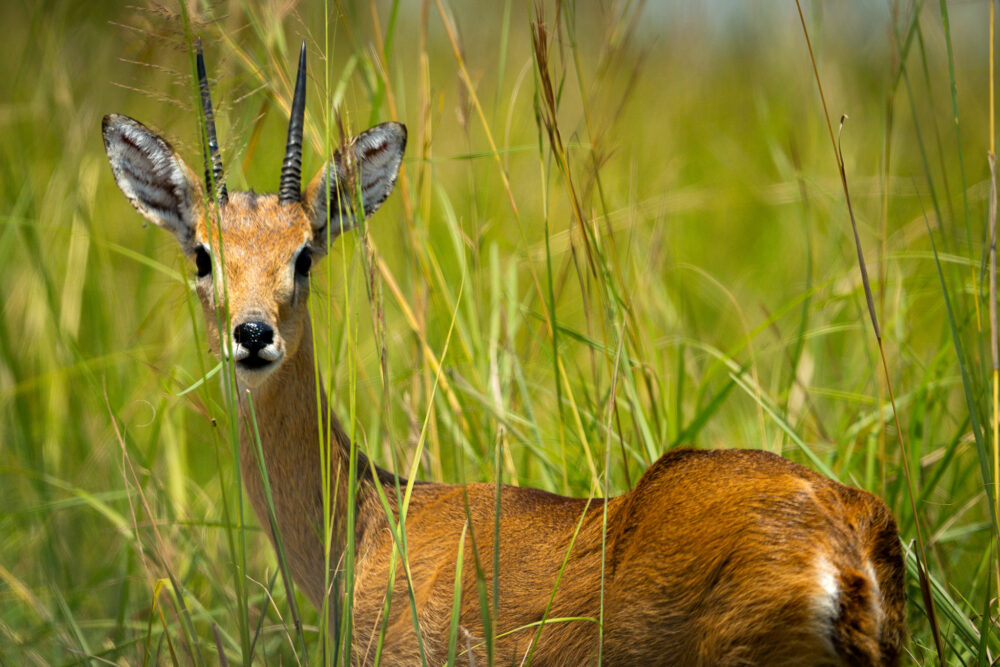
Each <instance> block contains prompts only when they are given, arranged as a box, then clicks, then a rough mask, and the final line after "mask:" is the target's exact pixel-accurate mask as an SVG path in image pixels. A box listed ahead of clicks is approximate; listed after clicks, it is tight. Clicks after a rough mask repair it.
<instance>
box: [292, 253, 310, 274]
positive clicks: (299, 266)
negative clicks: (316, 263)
mask: <svg viewBox="0 0 1000 667" xmlns="http://www.w3.org/2000/svg"><path fill="white" fill-rule="evenodd" d="M312 263H313V261H312V253H311V252H310V251H309V248H303V249H302V252H300V253H299V256H298V257H297V258H296V259H295V275H297V276H300V277H302V278H308V277H309V269H311V268H312Z"/></svg>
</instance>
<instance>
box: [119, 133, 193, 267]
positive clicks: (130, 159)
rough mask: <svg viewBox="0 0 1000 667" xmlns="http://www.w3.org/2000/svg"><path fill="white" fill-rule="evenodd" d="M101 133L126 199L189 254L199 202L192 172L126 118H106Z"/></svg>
mask: <svg viewBox="0 0 1000 667" xmlns="http://www.w3.org/2000/svg"><path fill="white" fill-rule="evenodd" d="M102 132H103V135H104V150H105V151H107V154H108V162H109V163H111V172H112V173H113V174H114V176H115V182H116V183H117V184H118V187H119V188H120V189H121V191H122V192H123V193H124V194H125V197H127V198H128V200H129V202H130V203H131V204H132V206H134V207H135V209H136V210H137V211H139V213H141V214H142V215H143V217H145V218H146V219H147V220H149V221H150V222H152V223H153V224H155V225H157V226H159V227H163V228H164V229H167V230H169V231H170V232H171V233H173V235H174V236H176V237H177V240H178V241H179V242H180V244H181V245H182V246H183V247H184V248H185V249H187V250H190V249H191V248H192V247H193V245H194V234H195V227H196V225H197V221H198V215H199V209H200V206H201V200H202V198H203V197H202V195H201V193H200V187H201V185H200V183H198V181H197V179H196V177H195V176H194V174H193V173H192V172H191V170H190V169H189V168H188V167H187V165H185V164H184V161H183V160H181V158H180V157H179V156H178V155H177V153H176V152H174V149H173V148H171V147H170V144H168V143H167V142H166V141H165V140H164V139H163V138H161V137H160V136H159V135H157V134H156V133H154V132H153V131H152V130H150V129H149V128H148V127H146V126H145V125H143V124H142V123H140V122H138V121H136V120H133V119H132V118H129V117H128V116H122V115H120V114H109V115H107V116H105V117H104V122H103V124H102Z"/></svg>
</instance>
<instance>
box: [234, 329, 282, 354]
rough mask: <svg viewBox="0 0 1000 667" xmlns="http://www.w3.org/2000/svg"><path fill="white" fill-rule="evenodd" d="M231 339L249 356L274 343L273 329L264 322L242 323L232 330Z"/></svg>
mask: <svg viewBox="0 0 1000 667" xmlns="http://www.w3.org/2000/svg"><path fill="white" fill-rule="evenodd" d="M233 338H235V339H236V342H237V343H239V344H240V345H242V346H243V347H245V348H246V349H247V352H249V353H250V355H251V356H257V353H258V352H260V351H261V350H263V349H264V348H265V347H267V346H268V345H270V344H271V343H273V342H274V329H272V328H271V326H270V325H268V324H265V323H264V322H244V323H243V324H237V325H236V328H235V329H233Z"/></svg>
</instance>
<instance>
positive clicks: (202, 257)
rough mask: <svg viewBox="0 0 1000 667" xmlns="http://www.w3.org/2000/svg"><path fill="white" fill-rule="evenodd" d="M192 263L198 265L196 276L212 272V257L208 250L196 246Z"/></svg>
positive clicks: (201, 276)
mask: <svg viewBox="0 0 1000 667" xmlns="http://www.w3.org/2000/svg"><path fill="white" fill-rule="evenodd" d="M194 263H195V266H197V267H198V277H199V278H204V277H205V276H208V275H211V274H212V258H211V257H210V256H209V254H208V251H207V250H205V249H204V248H202V247H201V246H198V247H197V248H195V251H194Z"/></svg>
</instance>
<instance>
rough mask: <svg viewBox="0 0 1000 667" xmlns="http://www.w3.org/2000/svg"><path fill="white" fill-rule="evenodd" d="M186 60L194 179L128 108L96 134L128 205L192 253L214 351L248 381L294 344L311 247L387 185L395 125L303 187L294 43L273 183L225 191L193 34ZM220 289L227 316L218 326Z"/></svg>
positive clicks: (301, 87) (394, 165)
mask: <svg viewBox="0 0 1000 667" xmlns="http://www.w3.org/2000/svg"><path fill="white" fill-rule="evenodd" d="M197 60H198V74H199V79H200V84H201V93H202V104H203V111H204V119H205V135H204V137H203V138H204V145H205V146H206V151H205V156H204V162H205V183H204V185H203V184H202V183H201V181H200V180H199V179H198V177H197V176H195V174H194V172H193V171H192V170H191V169H190V168H189V167H188V166H187V165H186V164H185V163H184V160H183V159H181V157H180V156H179V155H178V154H177V152H176V151H174V149H173V148H172V147H171V146H170V144H169V143H168V142H167V141H166V140H164V139H163V138H162V137H160V136H159V135H157V134H156V133H154V132H153V131H152V130H150V129H149V128H147V127H146V126H145V125H143V124H142V123H140V122H138V121H136V120H133V119H132V118H129V117H127V116H122V115H119V114H110V115H108V116H105V118H104V123H103V135H104V146H105V150H106V151H107V154H108V161H109V162H110V163H111V170H112V172H113V174H114V177H115V181H116V182H117V184H118V187H119V188H120V189H121V191H122V192H123V193H124V194H125V196H126V197H127V198H128V200H129V202H131V204H132V206H134V207H135V209H136V210H137V211H139V213H141V214H142V215H143V216H144V217H145V218H146V219H147V220H149V221H150V222H152V223H154V224H155V225H157V226H159V227H163V228H164V229H166V230H168V231H170V232H171V233H172V234H173V235H174V236H175V237H176V239H177V241H178V243H180V245H181V248H182V250H183V251H184V253H185V254H186V255H188V257H190V258H191V260H192V262H193V263H194V266H195V274H196V277H195V287H196V291H197V293H198V296H199V298H200V300H201V303H202V307H203V309H204V314H205V322H206V327H207V329H208V334H209V340H210V341H211V345H212V350H213V352H215V354H217V355H220V356H222V355H225V356H229V355H231V356H232V357H233V358H234V360H235V361H236V362H237V364H236V370H237V378H238V379H239V380H240V382H241V383H243V384H244V385H246V386H249V387H255V386H258V385H260V384H261V383H262V382H263V381H264V380H265V379H266V378H268V377H269V376H270V375H271V374H272V373H273V372H274V371H275V370H277V369H278V368H280V366H281V364H282V362H283V361H284V360H285V359H287V358H289V357H290V356H291V355H294V354H295V352H296V350H297V349H298V346H299V343H300V341H301V339H302V332H303V320H304V318H305V316H306V315H305V313H306V302H307V297H308V294H309V279H308V278H309V271H310V269H311V267H312V264H313V259H315V258H319V257H322V256H323V255H324V254H325V252H326V247H327V243H328V242H329V241H330V240H332V239H333V238H334V237H335V236H336V235H338V234H340V233H342V232H343V231H345V230H348V229H350V228H352V227H354V226H356V225H357V222H358V220H359V219H361V218H363V217H367V216H369V215H371V214H372V213H374V212H375V210H376V209H377V208H378V207H379V206H380V205H381V204H382V202H384V201H385V199H386V197H388V196H389V194H390V193H391V192H392V188H393V185H394V184H395V181H396V176H397V174H398V173H399V168H400V164H401V162H402V157H403V151H404V150H405V147H406V128H405V127H404V126H403V125H401V124H399V123H383V124H381V125H377V126H375V127H373V128H371V129H369V130H367V131H365V132H363V133H362V134H360V135H358V136H357V137H353V138H350V139H348V140H347V141H345V142H344V144H343V145H342V146H341V147H340V149H339V150H337V151H336V153H335V154H334V156H333V158H332V159H331V160H330V161H329V162H328V163H327V164H326V165H324V167H323V168H322V169H320V171H319V173H318V174H317V175H316V177H315V178H314V179H313V180H312V182H311V183H310V184H309V186H308V187H307V188H306V190H305V192H304V193H303V192H302V190H301V185H300V171H301V162H302V128H303V120H304V112H305V43H303V45H302V50H301V53H300V56H299V72H298V77H297V80H296V85H295V94H294V97H293V102H292V117H291V120H290V122H289V131H288V142H287V147H286V152H285V157H284V160H283V163H282V172H281V181H280V188H279V193H278V194H256V193H255V192H253V190H250V191H249V192H235V193H233V194H232V195H230V194H229V192H228V190H227V188H226V185H225V180H224V170H223V167H222V160H221V157H220V155H219V148H218V142H217V140H216V134H215V122H214V115H213V111H212V106H211V99H210V96H209V91H208V82H207V77H206V75H205V67H204V58H203V56H202V52H201V44H200V42H199V44H198V59H197ZM209 193H211V196H210V195H209ZM223 277H224V280H223V279H221V278H223ZM227 299H228V312H229V322H230V323H231V328H230V330H229V331H227V332H226V334H225V335H224V336H220V335H219V334H220V332H219V330H218V326H219V323H220V322H226V318H225V317H224V312H223V307H224V305H225V304H226V300H227ZM219 341H221V346H222V349H220V342H219Z"/></svg>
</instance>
